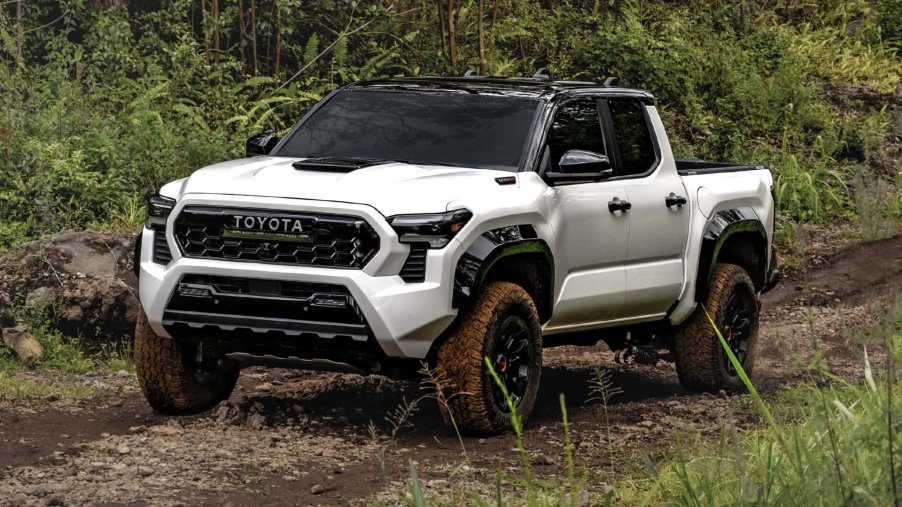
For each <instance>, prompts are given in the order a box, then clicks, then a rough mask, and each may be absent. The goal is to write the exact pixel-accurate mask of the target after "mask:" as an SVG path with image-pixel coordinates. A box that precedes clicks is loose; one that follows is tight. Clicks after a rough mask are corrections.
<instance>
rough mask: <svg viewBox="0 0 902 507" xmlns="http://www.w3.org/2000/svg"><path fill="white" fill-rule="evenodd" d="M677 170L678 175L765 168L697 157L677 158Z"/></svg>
mask: <svg viewBox="0 0 902 507" xmlns="http://www.w3.org/2000/svg"><path fill="white" fill-rule="evenodd" d="M676 167H677V172H678V173H679V174H680V176H691V175H695V174H710V173H733V172H739V171H755V170H758V169H765V167H764V166H760V165H746V164H733V163H730V162H708V161H707V160H699V159H677V160H676Z"/></svg>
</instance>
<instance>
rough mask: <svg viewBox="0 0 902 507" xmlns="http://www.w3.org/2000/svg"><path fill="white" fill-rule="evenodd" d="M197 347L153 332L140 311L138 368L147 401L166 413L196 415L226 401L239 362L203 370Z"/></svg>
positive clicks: (137, 349)
mask: <svg viewBox="0 0 902 507" xmlns="http://www.w3.org/2000/svg"><path fill="white" fill-rule="evenodd" d="M195 350H196V349H195V348H194V347H191V346H186V345H183V344H181V343H179V342H178V341H177V340H174V339H172V338H165V337H162V336H158V335H157V334H156V333H154V331H153V329H152V328H151V327H150V324H148V322H147V316H146V315H145V314H144V311H143V310H141V311H140V312H139V313H138V322H137V324H136V325H135V369H136V370H137V374H138V384H140V386H141V391H143V392H144V397H145V398H146V399H147V402H148V403H150V405H151V406H152V407H153V408H154V410H156V411H157V412H160V413H163V414H196V413H199V412H203V411H205V410H208V409H210V408H212V407H213V406H215V405H216V404H217V403H219V402H220V401H222V400H225V399H227V398H228V397H229V395H230V394H231V393H232V390H233V389H234V388H235V383H236V382H237V381H238V373H239V368H238V365H236V364H234V363H232V362H231V361H229V360H227V359H225V360H224V364H222V365H220V366H218V367H217V368H216V369H215V370H202V369H201V368H199V367H198V364H197V362H196V361H195V356H194V351H195Z"/></svg>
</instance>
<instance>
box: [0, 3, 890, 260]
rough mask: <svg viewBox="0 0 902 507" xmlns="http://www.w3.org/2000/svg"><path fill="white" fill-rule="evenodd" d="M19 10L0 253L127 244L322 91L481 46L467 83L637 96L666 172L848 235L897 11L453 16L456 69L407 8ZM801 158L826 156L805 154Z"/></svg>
mask: <svg viewBox="0 0 902 507" xmlns="http://www.w3.org/2000/svg"><path fill="white" fill-rule="evenodd" d="M23 4H24V11H23V12H24V14H23V19H22V23H23V27H24V29H25V30H24V36H23V38H22V39H21V40H20V39H19V38H18V36H17V32H16V29H15V19H14V10H13V9H14V5H13V3H11V2H7V3H6V4H2V3H0V89H2V90H3V93H2V94H0V216H2V218H3V220H2V221H0V248H2V247H9V246H12V245H15V244H17V243H19V242H21V241H22V240H24V239H28V238H32V237H35V236H39V235H42V234H47V233H53V232H56V231H59V230H62V229H81V228H84V227H86V226H90V227H93V228H101V229H105V230H134V229H136V228H137V227H139V226H140V222H141V220H140V218H139V215H140V206H141V203H142V202H143V200H144V198H145V197H146V196H147V195H148V194H150V193H152V192H154V191H155V190H156V189H158V188H159V187H160V186H161V185H163V184H164V183H165V182H167V181H170V180H172V179H176V178H181V177H184V176H187V175H189V174H190V173H191V172H192V171H193V170H195V169H197V168H198V167H201V166H204V165H207V164H210V163H213V162H217V161H221V160H225V159H229V158H234V157H238V156H241V155H242V147H243V145H244V140H245V139H246V138H247V137H249V136H250V135H253V134H257V133H260V132H262V131H267V130H268V131H274V132H279V133H284V132H286V131H287V129H289V128H290V127H291V125H292V124H293V123H294V122H295V121H297V119H298V118H300V116H301V115H302V114H303V113H304V112H305V111H306V110H308V109H309V108H310V107H311V106H312V105H313V104H314V103H315V102H316V101H317V100H319V99H320V98H322V97H323V96H324V95H326V94H328V93H329V92H330V91H332V90H334V89H335V88H336V87H339V86H342V85H345V84H347V83H349V82H352V81H355V80H360V79H370V78H377V77H383V76H394V75H425V74H431V75H455V74H459V73H460V72H462V71H463V70H464V69H466V68H474V69H475V68H479V67H480V63H481V62H480V57H479V50H478V48H479V38H478V33H479V26H480V24H481V25H482V27H483V29H484V30H483V32H484V47H485V54H486V58H485V62H484V66H485V69H486V72H487V73H489V74H494V75H507V76H511V75H517V74H526V75H531V74H532V72H533V71H534V70H535V67H536V66H537V64H539V63H541V64H542V65H546V66H548V67H550V68H551V70H552V71H553V73H554V74H555V75H556V76H557V77H559V78H574V79H596V80H597V79H602V78H604V77H605V76H608V75H617V76H619V77H620V78H621V79H622V81H623V83H624V84H625V85H627V86H635V87H640V88H646V89H648V90H650V91H651V92H653V93H654V94H655V95H656V97H657V99H658V104H659V107H660V110H661V114H662V117H663V118H664V120H665V122H666V125H667V127H668V132H669V134H670V137H671V143H672V145H673V146H674V148H675V151H676V152H677V154H678V155H680V156H694V157H703V158H709V159H718V160H735V161H745V160H756V159H757V160H760V161H763V162H771V163H773V164H774V169H775V172H776V173H777V178H778V180H779V181H780V184H781V185H782V186H783V191H782V194H783V199H781V201H780V206H781V210H780V211H781V212H783V213H784V214H787V215H789V216H790V217H792V218H793V219H794V220H813V221H826V220H834V219H837V218H839V219H846V218H849V217H851V216H853V215H854V212H855V209H856V207H855V205H854V204H853V202H854V198H852V194H851V193H850V192H849V191H847V187H849V186H850V183H851V181H850V177H849V169H848V167H849V163H850V161H854V162H855V163H866V164H867V163H871V161H872V159H873V157H872V155H874V154H875V153H880V152H881V150H883V149H884V148H883V146H884V144H885V143H884V142H883V141H884V138H885V137H886V135H887V133H888V132H892V131H893V129H895V130H896V132H895V134H894V135H899V133H898V132H897V130H898V126H893V125H891V124H890V123H889V122H887V121H886V118H887V112H886V110H885V109H884V108H883V105H884V104H885V103H887V102H888V98H889V96H890V94H892V93H893V92H894V91H895V90H897V89H898V87H899V86H900V85H899V82H900V75H902V60H900V58H899V55H898V53H897V48H898V46H899V41H900V39H899V26H900V23H899V20H900V19H902V16H900V12H902V11H900V8H902V7H900V5H902V3H900V1H899V0H880V1H878V2H876V3H872V2H868V1H866V0H853V1H839V0H829V1H825V2H816V3H811V2H807V3H806V2H802V3H788V4H787V3H778V4H777V6H773V5H771V4H767V3H760V2H726V1H723V0H716V1H713V2H710V1H702V0H686V1H682V2H660V1H655V2H634V1H629V2H597V1H595V2H587V1H577V2H563V3H555V6H554V8H553V9H551V8H549V7H548V6H547V5H546V4H547V2H530V1H526V0H512V1H511V2H496V3H494V4H493V3H487V4H486V10H487V13H486V16H485V19H483V20H479V19H478V15H477V9H476V4H475V2H474V1H472V0H469V1H461V2H455V5H456V6H457V7H456V8H455V11H454V13H453V17H454V21H455V24H454V26H455V32H454V41H455V43H456V44H455V47H456V57H455V58H456V61H455V62H454V63H452V62H451V59H450V54H449V53H450V51H449V42H450V40H449V37H450V36H449V34H448V33H447V31H444V32H443V31H442V30H439V29H438V27H439V24H438V14H437V9H435V6H434V4H429V3H424V2H421V1H413V0H402V1H400V2H391V3H389V2H366V3H364V2H346V1H339V0H327V1H317V2H313V1H309V0H296V1H295V0H293V1H284V0H258V1H257V2H256V6H257V8H256V11H255V13H253V14H254V18H253V19H254V21H253V22H251V14H252V13H251V12H250V11H249V10H248V9H249V2H243V3H242V4H240V5H241V7H239V4H238V2H235V1H233V0H227V1H223V2H219V5H220V7H221V14H220V16H219V18H218V19H214V18H213V17H212V14H211V13H210V12H207V11H206V10H205V9H206V7H205V6H206V5H208V4H202V5H198V3H197V2H191V1H189V0H172V1H168V2H162V3H150V4H148V3H146V2H136V1H128V0H123V2H122V5H125V6H126V8H125V9H101V8H98V7H96V6H95V5H93V4H94V3H93V2H63V3H62V4H61V3H59V2H55V1H51V0H36V1H33V2H24V3H23ZM242 27H243V29H242ZM217 36H218V38H219V40H218V44H217V43H216V37H217ZM20 48H21V52H20V51H19V49H20ZM217 48H218V50H217ZM277 61H278V62H279V63H278V64H277V63H276V62H277ZM277 67H278V70H277ZM857 90H865V93H864V94H865V96H868V97H870V98H869V99H868V100H859V99H858V98H856V97H857V95H856V94H858V93H859V92H858V91H857ZM819 139H820V140H835V141H831V142H829V143H824V146H828V147H829V148H830V149H820V148H818V149H814V150H813V149H812V146H814V145H816V144H817V143H818V142H821V141H818V140H819Z"/></svg>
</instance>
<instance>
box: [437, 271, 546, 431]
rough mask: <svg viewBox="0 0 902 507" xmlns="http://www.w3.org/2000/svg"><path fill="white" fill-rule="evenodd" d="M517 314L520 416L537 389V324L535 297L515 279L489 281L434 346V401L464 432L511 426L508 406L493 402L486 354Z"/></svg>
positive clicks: (494, 349) (539, 335) (532, 401)
mask: <svg viewBox="0 0 902 507" xmlns="http://www.w3.org/2000/svg"><path fill="white" fill-rule="evenodd" d="M511 317H515V318H519V319H521V321H518V322H521V323H522V324H525V327H524V329H525V331H526V332H527V333H528V337H527V336H524V338H526V339H527V340H528V345H527V348H528V353H529V356H528V357H529V359H528V361H527V364H528V368H527V371H528V377H527V382H526V388H525V392H524V394H523V396H522V398H521V400H520V402H519V405H518V406H517V415H518V417H519V418H520V420H521V421H525V420H526V419H527V418H528V417H529V414H530V412H532V408H533V405H535V401H536V396H537V395H538V391H539V381H540V377H541V374H542V329H541V324H540V323H539V315H538V311H537V310H536V306H535V303H534V302H533V300H532V298H531V297H530V296H529V294H528V293H527V292H526V291H525V290H524V289H523V288H522V287H520V286H519V285H516V284H514V283H509V282H491V283H489V284H488V285H486V287H485V288H484V289H483V290H482V292H481V294H480V295H479V298H478V300H477V301H476V304H475V305H474V306H473V307H472V308H470V310H469V311H468V312H467V313H466V314H465V315H464V316H463V318H462V319H461V321H460V323H459V325H458V327H457V329H456V330H455V332H454V333H453V334H452V335H451V336H450V337H448V339H447V340H446V341H445V342H444V343H442V345H441V346H440V347H439V349H438V358H437V364H436V370H437V372H438V377H439V378H440V379H441V382H442V383H443V386H442V387H444V389H443V392H444V393H445V399H446V402H447V403H446V404H445V403H441V402H440V403H439V407H440V410H441V413H442V419H444V421H445V423H446V424H448V425H449V426H452V418H453V424H456V425H457V428H458V429H459V430H460V431H462V432H464V433H467V434H491V433H497V432H501V431H505V430H510V429H512V428H513V426H512V416H511V413H510V411H508V410H502V409H501V408H499V407H498V404H499V402H500V403H502V404H503V400H498V399H497V397H498V396H497V393H493V391H494V389H493V388H494V387H496V384H495V382H494V380H493V379H492V377H491V376H490V374H489V372H488V368H487V367H486V365H485V358H486V357H489V358H494V357H496V356H497V351H498V348H499V332H500V331H501V330H502V329H501V327H502V325H504V323H505V322H506V321H508V319H509V318H511Z"/></svg>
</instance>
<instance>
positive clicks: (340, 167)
mask: <svg viewBox="0 0 902 507" xmlns="http://www.w3.org/2000/svg"><path fill="white" fill-rule="evenodd" d="M389 162H390V161H388V160H381V159H376V158H342V157H319V158H308V159H305V160H299V161H297V162H295V163H293V164H291V166H292V167H294V168H295V169H298V170H302V171H322V172H336V173H349V172H351V171H356V170H357V169H363V168H364V167H370V166H374V165H380V164H387V163H389Z"/></svg>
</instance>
